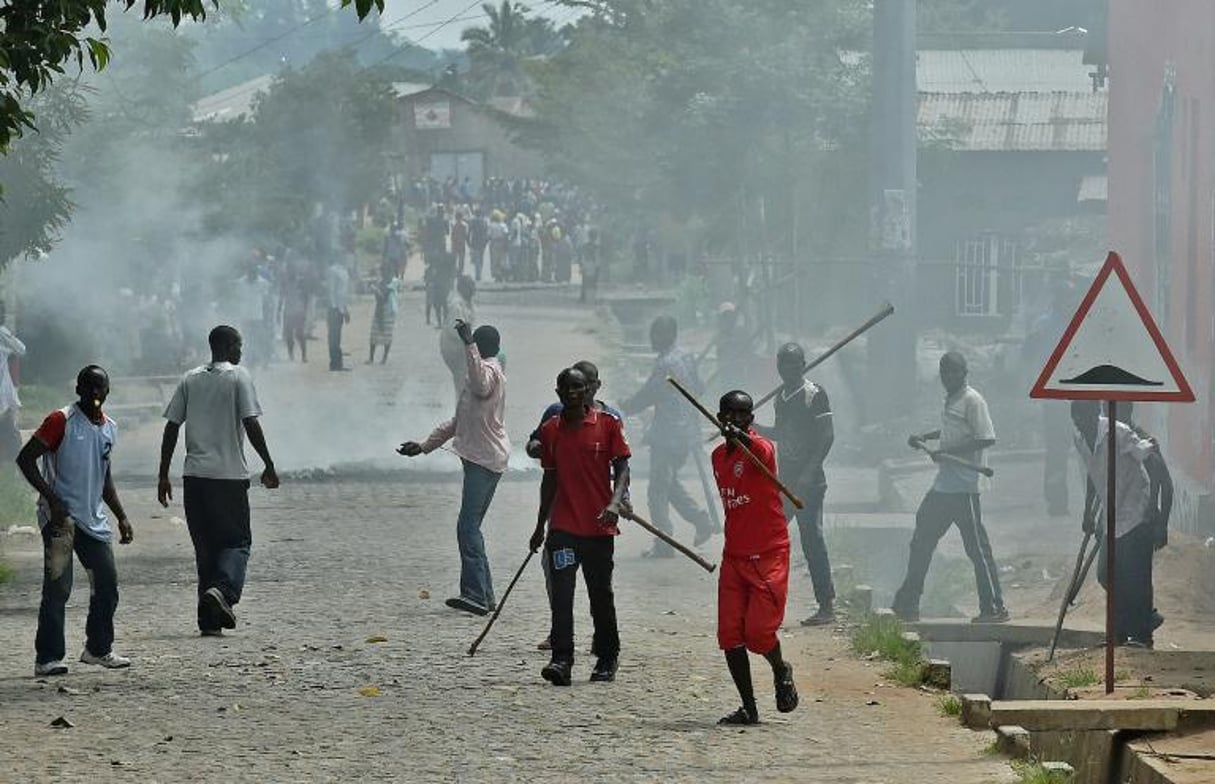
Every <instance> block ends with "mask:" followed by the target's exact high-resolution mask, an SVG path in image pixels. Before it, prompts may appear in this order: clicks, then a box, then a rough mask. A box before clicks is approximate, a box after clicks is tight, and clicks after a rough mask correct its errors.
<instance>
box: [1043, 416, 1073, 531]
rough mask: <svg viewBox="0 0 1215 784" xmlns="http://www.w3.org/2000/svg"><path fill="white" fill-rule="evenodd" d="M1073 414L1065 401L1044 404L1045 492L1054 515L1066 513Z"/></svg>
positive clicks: (1051, 512)
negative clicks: (1068, 461) (1068, 460)
mask: <svg viewBox="0 0 1215 784" xmlns="http://www.w3.org/2000/svg"><path fill="white" fill-rule="evenodd" d="M1071 435H1072V422H1071V414H1070V413H1069V409H1068V406H1067V404H1066V403H1063V402H1056V401H1045V402H1043V404H1042V440H1043V445H1044V446H1045V448H1046V461H1045V466H1044V468H1043V472H1042V496H1043V498H1044V499H1045V500H1046V509H1047V511H1048V512H1049V513H1050V514H1052V515H1064V514H1067V459H1068V456H1069V455H1071V451H1072V443H1071V441H1072V439H1071Z"/></svg>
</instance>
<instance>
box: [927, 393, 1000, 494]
mask: <svg viewBox="0 0 1215 784" xmlns="http://www.w3.org/2000/svg"><path fill="white" fill-rule="evenodd" d="M972 439H975V440H979V441H995V440H996V429H995V428H994V427H993V426H992V424H991V414H990V413H989V412H988V411H987V401H985V400H984V399H983V396H982V395H980V394H979V393H978V392H976V391H975V390H974V389H973V388H971V387H970V386H964V387H962V389H961V390H959V391H958V392H957V394H954V395H949V396H947V397H946V398H945V409H944V410H943V411H942V412H941V448H942V449H952V448H954V447H956V446H958V445H959V444H963V443H965V442H967V441H970V440H972ZM983 451H984V450H982V449H976V450H974V451H973V452H967V453H965V454H961V455H958V457H960V458H962V459H963V460H968V461H970V462H971V463H976V464H978V465H987V462H986V459H985V457H984V455H983ZM979 479H980V477H979V472H978V471H975V470H973V469H970V468H965V467H963V466H960V465H958V464H957V463H951V462H948V461H944V460H942V461H941V462H940V463H938V464H937V478H936V481H935V482H933V485H932V489H933V490H936V491H937V492H938V493H977V492H979V487H980V482H979Z"/></svg>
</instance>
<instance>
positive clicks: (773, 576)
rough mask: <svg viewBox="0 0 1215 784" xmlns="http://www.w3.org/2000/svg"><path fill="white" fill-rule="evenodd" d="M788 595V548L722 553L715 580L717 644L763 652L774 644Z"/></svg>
mask: <svg viewBox="0 0 1215 784" xmlns="http://www.w3.org/2000/svg"><path fill="white" fill-rule="evenodd" d="M788 595H789V551H788V549H780V550H773V551H772V552H769V553H764V554H763V555H756V556H752V557H749V558H735V557H730V556H725V557H723V558H722V559H721V573H720V576H719V578H718V581H717V644H718V645H720V646H721V649H722V650H723V651H728V650H730V649H731V648H738V647H740V646H744V645H745V646H746V647H747V649H748V650H750V651H751V652H753V653H759V654H765V653H767V652H768V651H770V650H772V649H773V648H775V647H776V642H777V640H776V632H777V631H778V630H779V629H780V625H781V624H782V623H783V622H784V620H785V599H786V598H787V597H788Z"/></svg>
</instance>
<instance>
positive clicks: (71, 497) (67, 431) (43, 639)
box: [17, 365, 135, 677]
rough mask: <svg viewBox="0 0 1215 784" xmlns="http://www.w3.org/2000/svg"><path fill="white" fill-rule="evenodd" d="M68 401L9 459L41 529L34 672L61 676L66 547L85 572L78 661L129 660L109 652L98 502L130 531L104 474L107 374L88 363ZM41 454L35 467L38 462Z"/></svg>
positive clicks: (112, 585) (106, 558)
mask: <svg viewBox="0 0 1215 784" xmlns="http://www.w3.org/2000/svg"><path fill="white" fill-rule="evenodd" d="M76 394H77V395H79V396H80V399H79V400H78V401H77V402H76V403H73V404H72V405H70V406H68V407H66V408H61V409H59V410H58V411H53V412H51V414H50V416H48V417H47V418H46V419H45V420H44V421H43V422H42V426H41V427H39V428H38V430H37V431H35V433H34V435H33V436H32V437H31V438H30V440H29V441H28V442H26V444H25V446H24V447H23V448H22V450H21V453H20V454H19V455H18V456H17V466H18V467H19V468H20V469H21V473H22V474H23V475H24V476H25V478H26V480H27V481H28V482H29V483H30V484H31V485H33V487H34V489H35V490H37V491H38V496H39V498H38V525H39V526H40V527H41V528H42V544H43V567H44V573H43V577H42V603H41V606H40V607H39V609H38V636H37V638H36V639H35V641H34V650H35V658H34V675H35V676H37V677H44V676H48V675H63V674H65V673H66V672H67V670H68V668H67V665H66V664H64V662H63V657H64V649H65V647H66V645H65V643H64V639H63V623H64V615H65V610H66V607H67V601H68V597H70V596H71V593H72V553H73V551H74V552H75V553H76V557H77V558H79V559H80V565H81V566H83V567H84V568H85V571H87V572H88V575H89V585H90V588H91V590H90V593H89V617H88V621H87V622H86V625H85V643H84V651H83V652H82V653H81V654H80V661H82V662H84V663H85V664H95V665H99V666H101V667H106V668H108V669H117V668H121V667H129V666H130V664H131V660H130V659H127V658H126V657H124V656H119V655H118V654H116V653H114V651H113V645H114V611H115V610H116V609H117V608H118V570H117V568H116V567H115V565H114V550H113V548H112V547H111V546H110V541H111V539H112V537H113V534H112V532H111V530H110V521H109V518H107V517H106V513H105V509H104V508H103V507H102V501H104V502H105V505H106V506H108V507H110V510H111V511H113V512H114V514H115V515H117V517H118V532H119V536H120V537H121V538H120V539H119V541H120V542H121V543H122V544H130V543H131V541H132V540H134V538H135V532H134V531H133V530H132V528H131V524H130V523H129V522H128V521H127V515H126V513H125V512H124V511H123V509H122V503H121V502H120V501H119V500H118V491H117V490H116V489H115V488H114V480H113V479H112V478H111V476H110V455H111V453H112V452H113V449H114V442H115V440H116V439H117V436H118V429H117V428H116V427H115V426H114V420H112V419H110V418H109V417H108V416H106V415H105V414H104V413H102V411H101V405H102V403H104V402H105V399H106V397H108V396H109V394H110V377H109V376H108V375H107V374H106V372H105V371H104V370H102V369H101V368H99V367H97V366H96V365H89V366H88V367H86V368H84V369H83V370H81V371H80V374H79V375H77V376H76ZM39 460H41V461H42V468H41V470H39V467H38V461H39Z"/></svg>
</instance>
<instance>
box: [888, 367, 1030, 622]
mask: <svg viewBox="0 0 1215 784" xmlns="http://www.w3.org/2000/svg"><path fill="white" fill-rule="evenodd" d="M966 372H967V368H966V358H965V357H963V356H962V355H961V354H959V353H958V352H956V351H950V352H947V353H946V354H945V355H944V356H942V357H941V362H940V374H941V385H942V386H944V387H945V409H944V411H942V412H941V429H940V430H934V431H932V432H931V433H924V434H921V435H913V436H911V437H910V438H908V439H907V444H908V446H910V447H911V448H912V449H922V448H925V446H924V444H925V442H926V441H937V440H939V441H940V444H941V446H940V449H939V451H937V452H932V451H930V452H929V454H930V455H931V456H932V459H933V461H934V462H936V463H937V478H936V481H934V482H933V484H932V489H931V490H929V491H928V493H927V494H926V495H925V496H924V500H923V501H922V502H920V508H919V509H918V510H916V513H915V533H914V534H912V536H911V552H910V555H909V557H908V559H907V576H906V577H905V578H904V579H903V584H902V586H900V587H899V590H898V591H897V592H896V593H895V595H894V602H893V603H892V604H891V608H892V609H893V610H894V612H895V614H896V615H897V616H899V618H901V619H903V620H906V621H917V620H919V618H920V595H921V594H923V592H924V578H925V576H927V574H928V567H929V565H930V564H931V563H932V554H933V552H934V551H936V549H937V543H938V542H940V541H941V537H942V536H944V535H945V534H946V533H947V532H948V531H949V529H950V528H951V527H952V526H955V525H956V526H957V527H958V533H960V534H961V535H962V546H963V548H964V549H965V550H966V556H967V557H968V558H970V561H971V563H972V564H974V569H975V585H976V588H977V589H978V594H979V615H978V616H977V617H975V618H973V619H971V620H972V622H974V623H1002V622H1004V621H1007V620H1008V610H1006V609H1005V608H1004V597H1003V596H1002V594H1001V593H1000V574H999V570H998V569H997V568H996V559H995V558H994V557H993V556H992V553H991V542H990V541H988V538H987V529H986V528H984V527H983V516H982V508H981V506H980V505H979V472H978V471H975V470H974V469H971V468H966V467H964V466H961V465H959V464H957V463H954V462H952V461H942V460H940V459H939V458H938V454H948V455H953V456H955V457H958V458H961V459H963V460H965V461H967V462H970V463H974V464H977V465H982V464H983V451H984V450H986V449H987V448H988V447H990V446H992V445H993V444H995V443H996V431H995V428H994V427H993V426H992V423H991V414H990V413H988V410H987V401H985V400H984V399H983V396H982V395H980V394H979V393H978V392H977V391H976V390H975V389H974V388H972V387H971V386H970V385H969V384H967V383H966Z"/></svg>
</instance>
